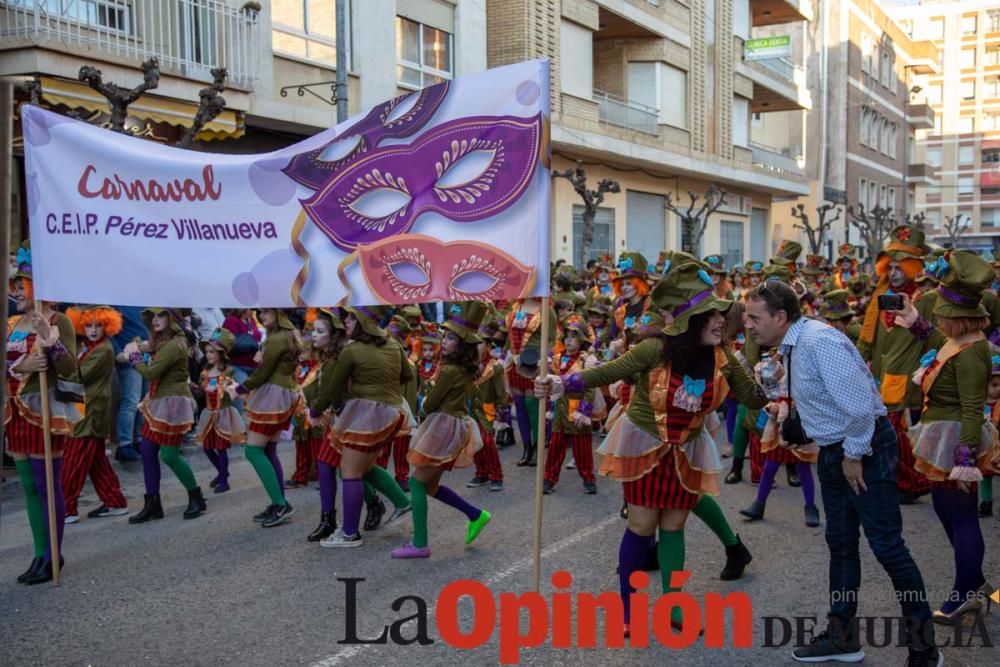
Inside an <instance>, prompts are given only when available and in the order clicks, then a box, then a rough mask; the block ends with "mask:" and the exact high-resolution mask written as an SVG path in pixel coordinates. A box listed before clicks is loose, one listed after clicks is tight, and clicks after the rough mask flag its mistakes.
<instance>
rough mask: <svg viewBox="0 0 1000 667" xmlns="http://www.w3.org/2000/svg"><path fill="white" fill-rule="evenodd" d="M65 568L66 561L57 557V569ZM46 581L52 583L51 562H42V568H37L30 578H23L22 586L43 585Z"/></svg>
mask: <svg viewBox="0 0 1000 667" xmlns="http://www.w3.org/2000/svg"><path fill="white" fill-rule="evenodd" d="M64 567H66V560H65V559H64V558H63V557H62V556H59V569H60V570H62V568H64ZM47 581H52V562H51V561H47V560H46V561H42V566H41V567H39V568H38V569H37V570H36V571H35V572H33V573H32V574H31V575H30V576H28V577H25V579H24V581H22V582H21V583H22V584H27V585H28V586H34V585H36V584H44V583H45V582H47Z"/></svg>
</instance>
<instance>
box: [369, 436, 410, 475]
mask: <svg viewBox="0 0 1000 667" xmlns="http://www.w3.org/2000/svg"><path fill="white" fill-rule="evenodd" d="M411 437H412V436H410V435H397V436H396V437H395V438H393V439H392V445H391V446H390V447H383V448H382V451H380V452H379V454H378V458H376V459H375V465H377V466H379V467H381V468H385V469H386V470H388V469H389V454H392V467H393V470H394V472H393V477H394V478H395V479H396V481H397V482H403V481H407V480H409V479H410V462H409V461H407V460H406V454H407V452H409V451H410V438H411Z"/></svg>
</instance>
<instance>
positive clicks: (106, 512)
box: [87, 504, 128, 519]
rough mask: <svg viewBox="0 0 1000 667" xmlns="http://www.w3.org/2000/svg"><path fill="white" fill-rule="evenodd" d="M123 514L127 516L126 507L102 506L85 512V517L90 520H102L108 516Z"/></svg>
mask: <svg viewBox="0 0 1000 667" xmlns="http://www.w3.org/2000/svg"><path fill="white" fill-rule="evenodd" d="M123 514H128V508H127V507H108V506H107V505H103V504H102V505H101V506H100V507H98V508H97V509H93V510H90V511H89V512H87V516H88V517H90V518H91V519H103V518H105V517H109V516H122V515H123Z"/></svg>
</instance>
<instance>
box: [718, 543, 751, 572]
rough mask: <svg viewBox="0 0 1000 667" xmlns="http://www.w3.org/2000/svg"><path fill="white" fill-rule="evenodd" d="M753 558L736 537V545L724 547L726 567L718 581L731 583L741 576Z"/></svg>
mask: <svg viewBox="0 0 1000 667" xmlns="http://www.w3.org/2000/svg"><path fill="white" fill-rule="evenodd" d="M752 560H753V556H751V555H750V550H749V549H747V548H746V546H745V545H744V544H743V540H741V539H740V536H739V535H737V536H736V544H733V545H731V546H727V547H726V566H725V567H724V568H722V574H720V575H719V579H722V580H723V581H733V580H734V579H739V578H740V577H742V576H743V570H745V569H746V568H747V565H749V564H750V561H752Z"/></svg>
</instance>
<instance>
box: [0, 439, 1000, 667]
mask: <svg viewBox="0 0 1000 667" xmlns="http://www.w3.org/2000/svg"><path fill="white" fill-rule="evenodd" d="M237 451H238V450H234V451H233V456H232V459H233V464H232V467H231V468H232V478H231V479H232V482H231V483H232V487H233V488H232V491H230V492H229V493H226V494H222V495H214V494H208V508H209V509H208V513H207V514H206V515H204V516H203V517H201V518H199V519H197V520H193V521H184V520H183V519H182V518H181V513H182V511H183V509H184V506H185V504H186V495H185V494H184V491H183V489H182V488H181V487H180V485H179V483H178V482H177V481H176V479H175V478H174V477H173V475H172V474H171V473H170V471H169V470H166V469H165V470H164V472H163V480H164V487H163V493H164V507H165V510H166V512H167V516H166V518H165V519H164V520H162V521H155V522H152V523H149V524H145V525H140V526H131V525H129V524H128V523H127V520H126V519H127V517H124V516H123V517H115V518H107V519H88V518H86V516H85V515H86V512H88V511H89V510H91V509H93V508H94V507H96V506H97V505H98V500H97V498H96V496H94V495H93V491H92V489H91V487H90V485H89V484H88V485H87V487H86V488H85V490H84V496H83V497H82V498H81V502H80V514H81V516H82V517H83V518H82V519H81V521H80V523H78V524H76V525H70V526H67V527H66V537H65V549H64V551H65V555H66V559H67V564H66V567H65V571H64V580H63V584H62V586H60V587H58V588H55V587H53V586H51V585H50V584H48V585H41V586H37V587H26V586H23V585H20V584H17V583H16V582H15V581H14V580H15V577H16V576H17V574H19V573H20V572H21V571H22V570H23V569H24V568H25V567H26V566H27V565H28V562H29V561H30V560H31V546H30V544H31V542H30V533H29V530H28V525H27V518H26V515H25V511H24V504H23V500H22V497H21V491H20V487H19V485H18V483H17V481H16V476H15V477H9V478H8V479H7V480H6V482H5V483H4V484H3V485H2V488H0V494H2V499H3V507H2V513H0V637H2V642H0V664H2V665H5V666H17V665H53V666H57V665H95V666H102V665H168V664H169V665H206V666H213V667H221V666H223V665H278V664H281V665H324V666H328V667H329V666H333V665H342V664H349V665H407V666H408V667H411V666H412V665H414V664H424V665H460V664H461V665H465V664H484V665H485V664H496V663H497V662H498V661H499V659H500V636H499V633H500V631H499V629H497V630H496V631H494V633H493V634H492V635H491V636H490V637H489V639H488V641H486V643H485V644H483V645H482V646H480V647H479V648H474V649H469V650H458V649H455V648H452V647H450V646H449V645H447V644H446V643H445V642H444V641H442V639H441V637H440V635H439V634H438V631H437V629H436V628H437V626H436V623H435V618H436V616H435V612H436V602H437V599H438V595H439V593H440V592H441V590H442V589H443V588H444V587H445V586H446V585H447V584H448V583H449V582H452V581H454V580H457V579H476V580H479V581H481V582H483V583H484V584H485V585H486V586H488V587H489V589H490V590H491V591H493V593H494V600H497V599H499V598H498V597H497V596H499V595H500V593H503V592H507V593H522V592H524V591H527V590H530V588H531V575H532V553H533V549H532V544H533V521H532V517H533V512H534V498H533V494H532V489H533V484H534V470H533V469H528V468H517V467H515V466H514V465H513V464H514V461H515V460H516V459H517V458H518V456H519V448H510V449H507V450H503V451H502V452H501V459H502V461H503V464H504V469H505V474H506V475H507V479H506V488H505V490H504V491H503V492H501V493H492V492H490V491H488V490H487V489H486V488H485V487H484V488H481V489H466V488H465V482H466V481H467V480H468V479H469V477H471V476H472V472H471V470H460V471H454V472H451V473H448V474H447V475H446V476H445V483H447V484H449V485H451V486H452V487H454V488H456V490H458V491H459V492H460V493H461V494H462V495H463V496H464V497H466V498H467V499H469V500H470V501H472V502H473V503H477V504H480V505H481V506H483V507H485V508H487V509H489V510H490V511H491V512H492V513H493V515H494V519H493V521H492V522H491V523H490V525H489V526H488V527H487V528H486V530H485V531H484V532H483V534H482V535H481V537H480V538H479V540H478V541H477V542H476V543H475V544H474V545H473V546H472V547H470V548H465V547H464V546H463V543H462V540H463V536H464V534H465V520H464V517H462V516H461V515H459V514H457V513H456V512H455V511H454V510H452V509H450V508H448V507H445V506H443V505H441V504H440V503H435V502H433V501H432V502H431V504H430V537H431V545H432V549H433V557H432V558H431V559H430V560H427V561H396V560H392V559H390V558H389V552H390V550H391V549H392V548H393V547H396V546H398V545H400V544H402V543H403V542H405V541H407V539H408V531H409V529H410V522H409V520H408V519H407V520H405V521H403V522H400V524H398V525H395V526H388V527H383V528H380V529H379V530H377V531H374V532H372V533H367V534H365V543H364V545H363V547H361V548H358V549H344V550H340V549H321V548H320V547H319V546H318V545H316V544H310V543H308V542H306V539H305V536H306V535H307V534H308V533H309V532H310V531H311V530H312V529H313V528H314V526H315V524H316V522H317V519H318V516H319V494H318V492H317V491H316V489H315V488H314V486H310V487H308V488H303V489H291V490H289V491H288V493H287V497H288V499H289V501H290V502H291V503H292V504H293V505H294V506H295V508H296V510H297V513H296V514H295V516H294V517H293V518H292V520H291V521H290V523H288V524H287V525H282V526H279V527H276V528H273V529H262V528H261V527H259V526H258V525H257V524H255V523H253V521H252V519H251V517H252V515H253V514H255V513H256V512H258V511H260V510H261V509H262V508H263V507H264V505H265V504H266V497H265V494H264V491H263V489H262V488H261V486H260V484H259V483H258V482H257V480H256V477H255V476H254V475H253V473H252V470H251V469H250V468H249V466H248V465H247V463H246V462H245V460H244V459H243V458H242V455H241V454H238V453H237ZM280 451H281V455H282V459H283V461H284V466H285V471H286V474H290V473H291V471H292V468H293V464H294V455H293V449H292V445H291V444H290V443H282V444H281V447H280ZM185 455H186V457H187V459H188V460H189V461H191V463H192V464H193V466H194V467H195V470H196V474H197V476H198V479H199V481H200V482H201V483H202V485H203V486H207V482H208V480H209V479H210V478H211V476H212V474H211V471H210V466H209V464H208V461H207V460H206V459H205V457H204V455H203V454H202V453H201V452H200V451H198V450H196V449H191V450H188V451H186V452H185ZM114 465H115V468H116V469H117V470H118V471H119V473H120V475H121V478H122V482H123V485H124V487H125V492H126V495H127V496H128V497H129V502H130V504H131V507H132V510H133V511H138V509H139V508H140V507H141V504H142V474H141V469H140V467H139V464H138V463H135V464H129V465H128V466H127V467H125V468H123V467H122V466H121V465H120V464H117V463H115V464H114ZM779 482H780V484H779V487H778V488H777V489H775V490H774V492H773V493H772V495H771V499H770V502H769V503H768V507H767V515H766V518H765V520H764V521H761V522H757V523H754V524H750V525H747V524H744V523H743V521H742V520H741V519H740V518H739V515H738V514H737V511H738V510H739V509H740V508H742V507H745V506H746V505H747V504H749V503H750V501H751V500H752V499H753V497H754V494H755V493H756V489H755V488H754V487H752V486H750V484H749V482H744V483H743V484H740V485H736V486H725V487H724V488H723V495H722V497H721V499H720V501H721V503H722V505H723V507H724V509H725V510H726V512H727V515H728V516H729V517H730V520H731V521H732V522H733V523H734V524H735V525H736V526H737V530H738V531H739V532H740V534H741V535H742V537H743V540H744V541H745V542H746V544H747V545H748V546H749V548H750V549H751V551H752V552H753V554H754V562H753V563H752V564H751V565H750V567H749V569H748V572H747V575H746V576H745V577H744V578H743V579H742V580H740V581H736V582H722V581H720V580H719V579H718V575H719V572H720V570H721V569H722V566H723V563H724V557H725V555H724V551H723V548H722V546H721V545H720V544H719V542H718V541H717V540H716V538H715V537H714V536H713V535H712V534H711V533H710V532H709V531H708V529H707V528H706V527H705V526H704V525H703V524H701V523H700V522H699V521H697V520H696V519H694V518H693V517H692V520H691V521H690V522H689V524H688V527H687V529H686V536H687V569H689V570H691V572H692V576H691V578H690V580H689V581H688V583H687V585H686V587H685V590H686V591H687V592H689V593H691V594H692V595H693V596H695V597H696V598H697V599H698V600H699V601H701V600H703V599H704V596H705V595H706V594H707V593H711V592H720V593H728V592H731V591H744V592H746V593H747V594H749V596H750V598H751V600H752V602H753V619H754V628H753V643H754V647H753V648H749V649H735V648H721V649H718V648H706V647H705V646H704V645H703V642H702V641H701V640H699V641H697V642H696V643H695V644H694V645H693V646H692V647H690V648H687V649H684V650H674V649H667V648H664V647H662V646H660V645H659V644H658V643H657V642H656V641H655V639H652V640H651V646H650V647H649V648H645V649H640V648H616V649H612V648H569V649H566V648H552V647H551V646H550V645H549V641H548V640H547V641H546V645H545V646H541V647H538V648H529V649H525V650H523V651H522V652H521V654H520V659H521V664H525V665H574V666H575V665H579V664H581V663H582V664H595V665H597V664H599V665H637V664H638V665H659V664H663V663H664V662H666V661H667V660H670V661H672V663H673V664H680V665H751V664H753V665H759V664H763V663H765V662H766V663H769V664H771V665H791V664H796V663H794V661H792V659H791V657H790V651H791V647H790V646H784V647H766V646H764V643H765V620H764V619H765V617H768V616H781V617H785V618H788V619H789V620H790V621H791V623H792V625H793V627H794V624H795V620H794V619H795V617H819V618H820V619H823V618H824V617H825V600H826V596H827V583H826V581H827V562H828V557H827V548H826V544H825V542H824V539H823V532H822V528H819V529H810V528H806V527H805V525H804V522H803V517H802V496H801V493H800V491H799V490H798V489H793V488H789V487H788V486H787V484H786V483H785V480H784V475H783V474H779ZM620 505H621V489H620V486H619V485H618V484H616V483H613V482H610V481H609V480H607V479H605V478H601V479H599V480H598V494H597V495H596V496H587V495H584V494H583V490H582V487H581V483H580V479H579V477H578V476H577V473H576V471H574V470H565V471H564V472H563V477H562V480H561V482H560V484H559V486H558V487H557V489H556V492H555V493H554V494H552V495H550V496H546V497H545V515H544V516H545V520H544V535H545V538H544V544H545V550H544V565H543V575H542V582H543V593H544V594H545V595H546V598H548V596H549V595H550V594H551V593H552V590H553V588H552V585H551V584H550V582H549V577H550V575H551V573H552V572H554V571H556V570H566V571H568V572H570V573H571V574H572V577H573V583H572V586H571V587H570V589H569V590H570V591H571V592H587V593H600V592H603V591H616V590H617V586H618V584H617V576H616V574H615V567H616V564H617V553H618V544H619V541H620V538H621V533H622V530H623V529H624V521H622V520H621V519H620V518H619V517H618V510H619V508H620ZM339 506H340V501H339V498H338V507H339ZM903 516H904V524H905V536H906V540H907V542H908V544H909V546H910V549H911V551H912V552H913V554H914V556H915V558H916V559H917V563H918V564H919V565H920V567H921V570H922V572H923V574H924V578H925V581H926V582H927V587H928V592H929V595H930V598H931V602H932V606H934V605H935V604H936V603H939V602H940V600H941V599H942V598H943V597H944V596H945V595H946V593H947V591H948V590H949V588H950V585H951V579H952V555H951V550H950V548H949V547H948V545H947V541H946V538H945V535H944V531H943V530H942V528H941V527H940V525H939V523H938V521H937V519H936V517H935V516H934V513H933V511H932V509H931V507H930V503H929V502H928V501H927V500H924V501H923V502H921V503H920V504H918V505H916V506H910V507H904V508H903ZM824 519H825V517H824ZM982 525H983V531H984V535H985V538H986V542H987V553H986V567H985V570H986V572H987V577H988V578H990V579H991V580H992V582H993V583H994V584H996V585H1000V567H998V565H1000V521H998V520H997V519H995V518H994V519H990V520H984V521H983V523H982ZM862 558H863V572H864V575H863V578H864V583H863V586H862V591H861V600H860V614H861V615H864V616H872V617H881V616H898V615H899V608H898V605H897V604H896V603H895V598H894V594H893V590H892V587H891V585H890V582H889V579H888V577H887V576H886V575H885V573H884V572H883V571H882V569H881V568H880V567H879V565H878V563H877V562H876V561H875V559H874V558H873V556H872V555H871V551H870V550H869V549H868V548H867V545H865V544H863V545H862ZM338 578H363V579H364V580H365V581H364V582H360V583H358V584H357V586H358V588H357V591H358V596H357V614H358V618H357V627H358V631H359V633H360V635H361V636H362V637H365V638H371V637H375V636H376V635H378V634H379V632H380V631H381V628H382V627H383V626H385V625H389V624H392V623H393V622H395V621H397V620H399V619H401V618H404V617H406V616H410V615H412V614H413V613H414V609H415V608H416V603H415V602H412V601H410V602H406V603H404V604H403V605H402V606H401V607H400V608H399V611H393V608H392V603H393V601H394V600H396V599H397V598H400V597H402V596H419V597H421V598H423V599H424V600H425V601H426V604H427V607H428V628H427V634H428V635H429V637H430V639H432V640H433V643H431V644H428V645H418V644H412V645H408V646H400V645H396V644H393V643H388V644H384V645H376V644H365V645H345V644H341V643H339V642H340V641H341V640H343V639H344V638H345V636H346V635H345V633H346V631H347V630H346V627H345V623H346V619H345V605H346V594H345V584H344V583H342V582H339V581H338ZM658 586H659V580H658V577H657V576H656V575H655V574H654V576H653V584H652V585H651V587H650V588H651V590H653V591H654V593H655V592H658ZM471 609H472V607H471V604H470V603H468V601H463V602H462V603H461V604H460V605H459V623H460V625H461V627H462V628H463V630H464V631H468V630H471V628H472V617H471V613H470V611H471ZM522 619H523V617H522ZM983 619H984V623H983V625H982V627H985V628H986V631H987V632H988V638H989V640H990V641H991V642H994V643H996V642H1000V612H998V611H997V610H995V609H994V611H993V613H991V614H989V615H986V616H984V617H983ZM804 625H805V627H811V625H812V623H811V622H808V621H807V622H804ZM524 627H525V629H526V626H524ZM881 627H882V626H881V621H880V622H879V625H878V628H879V629H878V631H877V637H882V630H881ZM599 628H601V629H599V630H598V637H602V636H603V624H601V625H599ZM416 630H417V628H416V622H410V623H408V624H407V625H405V626H403V627H402V629H401V633H400V634H401V635H402V636H403V638H412V637H413V636H414V635H415V634H416ZM965 634H966V636H965V637H964V639H963V641H964V642H966V643H968V642H969V641H970V638H969V637H968V634H969V631H968V629H967V631H966V633H965ZM550 636H551V635H550ZM729 636H731V632H729V631H727V638H728V637H729ZM941 637H942V635H939V640H940V638H941ZM971 642H972V644H973V646H969V647H962V648H947V649H945V655H946V660H947V662H946V664H948V665H977V666H979V665H986V664H996V656H997V654H998V653H997V649H996V648H992V647H987V646H984V645H983V644H984V642H983V640H982V638H972V639H971ZM599 644H601V642H599ZM727 644H728V639H727ZM866 651H867V653H868V658H867V660H866V663H867V664H870V665H891V664H896V665H901V664H903V663H904V662H905V659H906V654H905V649H901V648H894V647H889V648H871V647H866Z"/></svg>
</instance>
